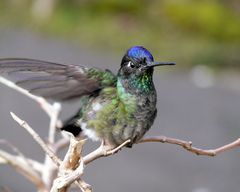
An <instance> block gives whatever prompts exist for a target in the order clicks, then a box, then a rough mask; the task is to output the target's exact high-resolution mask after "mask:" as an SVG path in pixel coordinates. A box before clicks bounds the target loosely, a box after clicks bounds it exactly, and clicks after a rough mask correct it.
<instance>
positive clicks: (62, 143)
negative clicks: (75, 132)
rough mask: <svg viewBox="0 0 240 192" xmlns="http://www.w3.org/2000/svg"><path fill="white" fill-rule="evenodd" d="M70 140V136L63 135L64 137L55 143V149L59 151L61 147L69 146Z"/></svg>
mask: <svg viewBox="0 0 240 192" xmlns="http://www.w3.org/2000/svg"><path fill="white" fill-rule="evenodd" d="M69 141H70V140H69V139H68V138H65V137H63V138H62V139H60V140H58V141H57V142H55V143H54V144H53V150H54V151H56V153H57V152H58V151H60V150H61V149H63V148H65V147H67V146H68V145H69Z"/></svg>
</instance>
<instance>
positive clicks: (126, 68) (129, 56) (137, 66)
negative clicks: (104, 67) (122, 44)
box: [118, 46, 175, 77]
mask: <svg viewBox="0 0 240 192" xmlns="http://www.w3.org/2000/svg"><path fill="white" fill-rule="evenodd" d="M163 65H175V63H173V62H154V59H153V56H152V54H151V53H150V52H149V51H148V50H147V49H146V48H144V47H142V46H134V47H131V48H130V49H128V50H127V52H126V53H125V55H124V56H123V58H122V62H121V68H120V70H119V72H118V74H119V75H120V76H124V77H129V76H131V75H136V76H141V75H143V74H146V72H147V73H148V74H152V73H153V68H154V67H156V66H163Z"/></svg>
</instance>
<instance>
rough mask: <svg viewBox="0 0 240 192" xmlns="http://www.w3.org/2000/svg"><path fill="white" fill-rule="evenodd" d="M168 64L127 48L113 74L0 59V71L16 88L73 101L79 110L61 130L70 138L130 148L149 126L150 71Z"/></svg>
mask: <svg viewBox="0 0 240 192" xmlns="http://www.w3.org/2000/svg"><path fill="white" fill-rule="evenodd" d="M172 64H174V63H161V62H154V61H153V56H152V55H151V53H150V52H149V51H148V50H147V49H145V48H144V47H141V46H134V47H132V48H130V49H129V50H128V51H127V52H126V54H125V55H124V56H123V58H122V62H121V67H120V69H119V71H118V73H117V75H114V74H113V73H112V72H111V71H109V70H101V69H97V68H88V67H84V66H77V65H66V64H57V63H52V62H46V61H39V60H33V59H19V58H13V59H12V58H10V59H0V73H1V74H2V73H4V72H6V73H8V74H9V75H10V76H12V77H16V84H17V85H19V86H21V87H23V88H25V89H27V90H29V92H31V93H33V94H36V95H40V96H42V97H45V98H50V99H53V100H61V101H62V100H70V99H75V98H79V99H80V105H81V108H80V110H79V111H78V112H77V114H76V115H75V116H73V117H71V118H70V119H68V120H67V121H66V122H65V124H64V126H63V127H62V129H63V130H65V131H69V132H71V133H72V134H73V135H74V136H80V137H82V136H88V137H89V138H92V139H93V140H103V141H104V143H105V144H107V145H110V146H112V147H116V146H117V145H120V144H121V143H123V142H124V141H125V140H127V139H131V143H130V144H129V146H131V145H132V144H133V143H135V142H137V141H138V140H139V139H141V138H142V137H143V135H144V134H145V133H146V131H147V130H149V128H150V127H151V126H152V124H153V121H154V119H155V117H156V114H157V109H156V102H157V94H156V90H155V87H154V84H153V81H152V75H153V68H154V67H155V66H158V65H172Z"/></svg>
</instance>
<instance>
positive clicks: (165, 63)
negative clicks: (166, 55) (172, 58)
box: [149, 62, 176, 67]
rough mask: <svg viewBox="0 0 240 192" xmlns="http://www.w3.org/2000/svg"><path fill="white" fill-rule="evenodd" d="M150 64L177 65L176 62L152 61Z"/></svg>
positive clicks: (153, 65)
mask: <svg viewBox="0 0 240 192" xmlns="http://www.w3.org/2000/svg"><path fill="white" fill-rule="evenodd" d="M149 64H150V66H152V67H155V66H162V65H176V63H174V62H152V63H149Z"/></svg>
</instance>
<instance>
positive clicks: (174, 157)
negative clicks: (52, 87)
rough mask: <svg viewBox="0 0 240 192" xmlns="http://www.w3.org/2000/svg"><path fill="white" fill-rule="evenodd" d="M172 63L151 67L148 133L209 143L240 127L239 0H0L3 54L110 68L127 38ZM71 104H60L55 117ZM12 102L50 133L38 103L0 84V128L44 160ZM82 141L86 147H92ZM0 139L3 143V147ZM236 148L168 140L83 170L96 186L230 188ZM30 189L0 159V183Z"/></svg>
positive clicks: (230, 136) (200, 191)
mask: <svg viewBox="0 0 240 192" xmlns="http://www.w3.org/2000/svg"><path fill="white" fill-rule="evenodd" d="M133 45H143V46H145V47H146V48H148V49H149V50H150V51H151V52H152V53H153V55H154V56H155V59H156V60H163V61H174V62H176V63H177V66H174V67H165V68H161V69H158V70H156V71H155V76H154V80H155V84H156V89H157V91H158V111H159V112H158V118H157V119H156V121H155V123H154V126H153V127H152V129H151V130H150V131H149V133H148V135H160V134H162V135H166V136H170V137H176V138H179V139H184V140H191V141H193V143H194V144H195V145H196V146H198V147H201V148H215V147H218V146H221V145H223V144H227V143H229V142H231V141H233V140H235V139H237V138H238V137H239V136H240V85H239V82H240V56H239V53H240V2H239V1H238V0H208V1H207V0H202V1H197V0H161V1H157V0H151V1H147V0H138V1H137V0H128V1H126V0H122V1H114V0H103V1H97V0H89V1H87V0H68V1H67V0H21V1H19V0H1V2H0V57H1V58H3V57H27V58H35V59H41V60H49V61H54V62H60V63H74V64H80V65H86V66H96V67H101V68H109V69H111V70H112V71H114V72H115V73H116V72H117V69H118V68H119V64H120V61H121V58H122V55H123V54H124V52H125V51H126V49H128V48H129V47H130V46H133ZM77 108H78V102H72V103H70V104H64V109H63V113H62V116H61V118H62V119H66V118H67V117H69V116H71V115H72V114H73V113H74V112H75V111H76V110H77ZM9 111H13V112H15V113H16V114H18V115H19V116H20V117H22V118H23V119H25V120H26V121H27V122H29V123H30V125H32V127H34V129H35V130H36V131H37V132H39V133H40V135H41V136H42V137H46V136H47V127H48V121H49V120H48V117H47V116H46V115H45V114H44V113H43V112H42V111H41V109H40V108H39V107H38V106H37V104H36V103H35V102H33V101H31V100H29V99H28V98H26V97H24V96H22V95H21V94H19V93H16V91H14V90H11V89H9V88H7V87H6V86H4V85H0V114H1V115H0V131H1V132H0V133H1V134H0V136H1V138H4V139H7V140H9V141H10V142H12V143H13V144H15V145H17V146H18V147H19V148H20V149H21V150H22V151H23V153H24V154H26V156H29V157H31V158H34V159H39V160H42V159H44V154H43V152H42V151H41V149H40V148H39V146H38V145H37V144H36V143H35V142H34V141H33V140H32V138H31V137H30V136H29V135H28V134H27V133H26V132H24V131H23V130H22V129H21V128H20V127H19V126H17V125H16V124H15V123H14V122H13V120H12V119H11V118H10V115H9ZM96 146H97V145H96V144H93V143H92V142H89V143H88V147H87V149H86V153H87V152H89V151H90V150H92V149H94V147H96ZM0 147H1V148H4V149H6V148H5V147H4V146H0ZM239 152H240V150H239V149H235V150H233V151H229V152H226V153H224V154H221V155H219V156H217V157H214V158H210V157H198V156H195V155H193V154H190V153H188V152H186V151H184V150H182V149H181V148H179V147H177V146H171V145H168V144H160V143H159V144H156V143H149V144H141V145H140V144H139V145H136V146H134V147H133V148H132V149H124V150H122V151H121V152H120V153H118V154H117V155H115V156H112V157H109V158H103V159H100V160H97V161H96V162H94V163H92V164H91V165H89V166H88V167H87V168H86V169H85V175H84V179H85V180H86V181H87V182H88V183H90V184H91V185H92V186H93V187H94V190H95V191H115V192H118V191H119V192H120V191H163V192H173V191H179V192H226V191H230V192H237V191H239V181H240V180H239V173H240V168H239V167H240V166H239V158H240V157H239ZM3 187H8V188H9V189H11V190H12V191H35V188H34V186H33V185H31V184H29V183H28V181H26V180H25V178H23V177H22V176H21V175H19V174H17V173H16V172H15V171H14V170H13V169H12V168H10V167H8V166H0V191H1V190H3Z"/></svg>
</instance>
